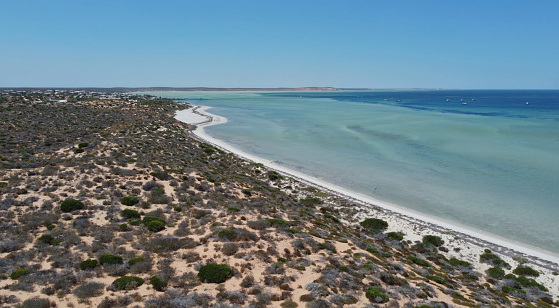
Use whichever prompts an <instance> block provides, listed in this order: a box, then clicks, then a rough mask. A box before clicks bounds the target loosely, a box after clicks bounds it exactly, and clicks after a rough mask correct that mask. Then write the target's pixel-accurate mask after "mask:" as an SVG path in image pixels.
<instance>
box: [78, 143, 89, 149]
mask: <svg viewBox="0 0 559 308" xmlns="http://www.w3.org/2000/svg"><path fill="white" fill-rule="evenodd" d="M88 145H89V142H80V143H79V144H78V148H80V149H83V148H87V146H88Z"/></svg>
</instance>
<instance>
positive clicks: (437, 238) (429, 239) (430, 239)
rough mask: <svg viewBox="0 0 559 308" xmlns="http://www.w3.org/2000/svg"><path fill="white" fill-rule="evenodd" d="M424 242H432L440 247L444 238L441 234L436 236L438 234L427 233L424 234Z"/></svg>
mask: <svg viewBox="0 0 559 308" xmlns="http://www.w3.org/2000/svg"><path fill="white" fill-rule="evenodd" d="M422 242H423V243H424V244H431V245H433V246H435V247H439V246H442V245H443V244H444V241H443V239H442V238H441V237H440V236H436V235H425V236H423V240H422Z"/></svg>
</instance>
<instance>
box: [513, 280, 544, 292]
mask: <svg viewBox="0 0 559 308" xmlns="http://www.w3.org/2000/svg"><path fill="white" fill-rule="evenodd" d="M515 285H521V286H523V287H526V288H537V289H540V290H542V291H544V292H547V291H548V290H547V288H546V287H545V286H543V285H541V284H539V283H538V282H537V281H535V280H534V279H532V278H527V277H525V276H518V277H516V282H515Z"/></svg>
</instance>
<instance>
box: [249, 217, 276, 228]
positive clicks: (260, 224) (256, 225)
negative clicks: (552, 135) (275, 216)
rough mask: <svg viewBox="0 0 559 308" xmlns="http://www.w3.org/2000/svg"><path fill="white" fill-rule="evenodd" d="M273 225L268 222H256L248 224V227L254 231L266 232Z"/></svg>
mask: <svg viewBox="0 0 559 308" xmlns="http://www.w3.org/2000/svg"><path fill="white" fill-rule="evenodd" d="M271 225H272V224H271V223H270V222H269V221H267V220H263V219H261V220H254V221H249V222H247V226H248V227H249V228H251V229H254V230H264V229H266V228H268V227H270V226H271Z"/></svg>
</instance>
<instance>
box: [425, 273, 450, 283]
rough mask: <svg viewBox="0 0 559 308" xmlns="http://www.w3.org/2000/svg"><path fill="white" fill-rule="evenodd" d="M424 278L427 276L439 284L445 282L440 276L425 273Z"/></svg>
mask: <svg viewBox="0 0 559 308" xmlns="http://www.w3.org/2000/svg"><path fill="white" fill-rule="evenodd" d="M425 278H427V279H429V280H431V281H434V282H436V283H439V284H445V282H446V281H445V279H444V278H443V277H441V276H435V275H426V276H425Z"/></svg>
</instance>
